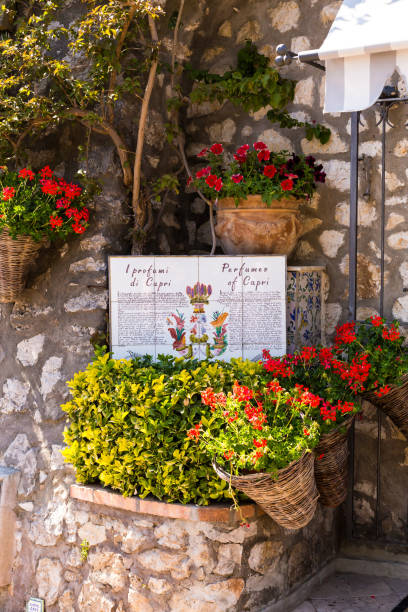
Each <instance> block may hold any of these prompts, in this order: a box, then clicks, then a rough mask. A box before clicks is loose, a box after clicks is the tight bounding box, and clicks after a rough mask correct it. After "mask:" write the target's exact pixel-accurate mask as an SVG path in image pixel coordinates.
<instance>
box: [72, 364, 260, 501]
mask: <svg viewBox="0 0 408 612" xmlns="http://www.w3.org/2000/svg"><path fill="white" fill-rule="evenodd" d="M262 378H263V369H262V367H261V366H260V365H258V364H256V363H253V362H251V361H242V360H232V362H231V363H226V362H222V361H218V362H213V363H209V362H197V361H192V362H186V361H184V360H181V359H179V360H174V359H173V358H171V357H162V358H161V359H159V361H158V362H157V363H152V362H151V359H150V358H148V357H144V358H137V359H135V360H132V361H126V360H114V359H111V358H110V356H109V354H105V355H100V356H98V357H97V358H96V359H95V361H94V362H92V363H90V364H89V365H88V367H87V368H86V370H85V371H83V372H79V373H78V374H76V375H75V376H74V379H73V380H72V381H71V382H70V383H69V387H70V389H71V393H72V396H73V397H72V400H71V401H70V402H68V403H67V404H65V405H64V406H63V407H62V408H63V410H64V411H65V412H66V413H67V415H68V418H69V421H70V425H69V428H68V429H67V430H66V431H65V434H64V435H65V441H66V443H67V445H68V447H67V448H66V449H65V450H64V452H63V454H64V456H65V459H66V461H67V462H69V463H72V464H73V465H74V467H75V469H76V473H77V479H78V481H79V482H82V483H98V482H99V483H102V484H103V485H105V486H109V487H112V488H113V489H117V490H119V491H121V493H123V495H125V496H130V495H139V496H140V497H145V496H147V495H149V494H151V495H153V496H155V497H158V498H159V499H163V500H166V501H169V502H181V503H197V504H208V503H210V502H211V501H215V500H222V499H225V498H228V497H229V493H228V487H227V485H226V483H225V482H224V481H222V480H220V479H219V478H218V477H217V476H216V475H215V473H214V471H213V469H212V467H211V463H210V461H209V459H208V457H206V455H205V454H204V453H203V451H201V450H200V448H199V446H198V445H197V444H196V442H194V441H192V440H189V439H188V438H187V436H186V433H187V430H189V429H190V428H191V427H193V426H194V425H195V424H196V423H197V422H199V421H200V419H201V417H202V416H204V418H205V417H207V418H208V417H209V416H210V415H211V413H210V412H209V411H210V409H209V407H207V406H204V405H203V404H202V402H201V396H200V392H201V390H203V389H205V388H206V387H213V388H214V390H215V391H217V392H219V391H221V390H223V391H224V392H228V391H229V390H231V389H232V385H233V383H234V380H238V381H239V382H241V383H243V384H250V385H251V387H252V388H254V386H255V388H256V387H257V385H259V384H261V380H262Z"/></svg>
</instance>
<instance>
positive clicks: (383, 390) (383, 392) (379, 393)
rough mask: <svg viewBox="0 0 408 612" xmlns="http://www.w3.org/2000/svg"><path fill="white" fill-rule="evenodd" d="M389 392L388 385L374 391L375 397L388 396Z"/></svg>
mask: <svg viewBox="0 0 408 612" xmlns="http://www.w3.org/2000/svg"><path fill="white" fill-rule="evenodd" d="M390 391H391V387H390V385H384V387H380V388H379V389H378V391H374V393H375V394H376V396H377V397H384V395H388V393H389V392H390Z"/></svg>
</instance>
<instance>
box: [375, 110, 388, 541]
mask: <svg viewBox="0 0 408 612" xmlns="http://www.w3.org/2000/svg"><path fill="white" fill-rule="evenodd" d="M381 113H382V116H381V119H382V134H381V136H382V138H381V213H380V214H381V245H380V248H381V263H380V265H381V285H380V317H383V316H384V275H385V159H386V153H387V152H386V134H387V118H388V105H387V104H386V103H385V104H382V105H381ZM381 438H382V412H381V410H379V409H378V408H377V488H376V497H377V499H376V504H375V535H376V538H377V539H378V538H379V537H380V536H381V534H382V526H381Z"/></svg>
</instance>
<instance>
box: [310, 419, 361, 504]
mask: <svg viewBox="0 0 408 612" xmlns="http://www.w3.org/2000/svg"><path fill="white" fill-rule="evenodd" d="M353 421H354V417H352V418H350V419H348V420H347V421H346V422H345V423H343V424H342V425H341V426H340V427H337V428H336V429H334V430H333V431H331V432H330V433H327V434H323V435H322V437H321V438H320V442H319V444H318V445H317V447H316V448H315V453H316V459H315V478H316V485H317V490H318V491H319V495H320V498H319V502H320V503H321V504H323V506H328V507H329V508H337V506H340V504H342V503H343V502H344V501H345V499H346V498H347V492H348V456H349V448H348V432H349V430H350V427H351V426H352V424H353Z"/></svg>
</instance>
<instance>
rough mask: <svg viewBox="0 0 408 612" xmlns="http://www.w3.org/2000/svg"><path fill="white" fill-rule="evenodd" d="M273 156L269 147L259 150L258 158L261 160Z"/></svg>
mask: <svg viewBox="0 0 408 612" xmlns="http://www.w3.org/2000/svg"><path fill="white" fill-rule="evenodd" d="M270 158H271V154H270V152H269V151H268V149H263V150H262V151H259V153H258V159H259V161H260V162H262V161H269V160H270Z"/></svg>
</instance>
